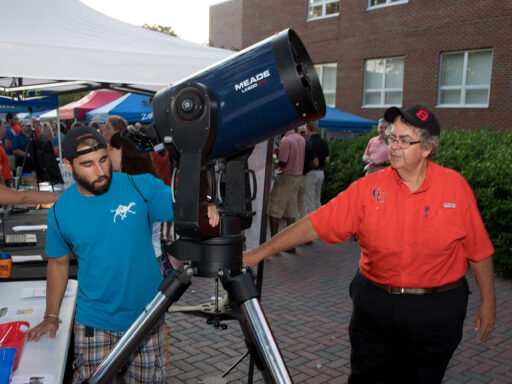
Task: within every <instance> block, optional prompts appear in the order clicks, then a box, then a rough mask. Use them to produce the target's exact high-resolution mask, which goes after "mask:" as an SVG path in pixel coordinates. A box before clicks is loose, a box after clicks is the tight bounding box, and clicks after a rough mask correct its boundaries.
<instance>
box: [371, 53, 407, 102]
mask: <svg viewBox="0 0 512 384" xmlns="http://www.w3.org/2000/svg"><path fill="white" fill-rule="evenodd" d="M403 83H404V58H403V57H392V58H386V59H374V60H365V62H364V96H363V106H365V107H388V106H393V105H395V106H401V105H402V94H403Z"/></svg>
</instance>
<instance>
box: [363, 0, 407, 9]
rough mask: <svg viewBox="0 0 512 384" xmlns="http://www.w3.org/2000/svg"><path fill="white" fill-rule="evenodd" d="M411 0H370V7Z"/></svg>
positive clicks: (397, 3)
mask: <svg viewBox="0 0 512 384" xmlns="http://www.w3.org/2000/svg"><path fill="white" fill-rule="evenodd" d="M408 2H409V0H368V9H373V8H381V7H387V6H390V5H399V4H404V3H408Z"/></svg>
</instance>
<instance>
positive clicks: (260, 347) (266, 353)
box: [85, 264, 292, 384]
mask: <svg viewBox="0 0 512 384" xmlns="http://www.w3.org/2000/svg"><path fill="white" fill-rule="evenodd" d="M240 272H241V273H239V274H237V275H233V274H232V273H231V272H230V271H229V270H228V269H221V270H219V271H218V277H219V279H220V281H221V282H222V285H223V287H224V289H226V291H227V292H228V294H229V297H230V298H231V299H232V300H233V301H234V304H235V307H234V308H233V309H234V313H235V314H236V318H237V320H238V321H239V323H240V326H241V329H242V332H243V334H244V337H245V341H246V344H247V348H248V351H249V352H250V353H251V355H252V357H253V358H254V360H255V362H256V365H257V367H258V368H259V369H260V370H261V372H262V375H263V378H264V380H265V383H269V384H270V383H272V384H286V383H292V379H291V377H290V375H289V373H288V370H287V368H286V365H285V363H284V361H283V359H282V357H281V353H280V351H279V348H278V346H277V343H276V341H275V340H274V337H273V334H272V331H271V329H270V326H269V325H268V322H267V320H266V317H265V314H264V312H263V309H262V307H261V305H260V301H259V298H258V295H257V291H256V287H255V286H254V283H253V279H252V274H251V272H250V270H247V269H246V268H241V271H240ZM194 274H195V273H194V268H193V267H192V266H191V265H189V264H184V265H182V266H181V267H180V268H179V270H177V271H176V270H173V271H171V273H170V274H169V276H167V278H166V279H165V280H164V281H163V282H162V284H161V285H160V287H159V292H158V293H157V295H156V296H155V297H154V298H153V300H152V301H151V302H150V303H149V304H148V305H147V306H146V308H145V309H144V311H143V313H142V314H141V315H140V316H139V317H138V318H137V320H135V322H134V323H133V324H132V326H131V327H130V328H129V329H128V330H127V331H126V333H125V334H124V336H123V337H122V338H121V339H120V340H119V342H118V343H117V344H116V346H115V347H114V349H113V350H112V351H111V352H110V353H109V354H108V355H107V357H106V358H105V359H104V360H103V362H102V363H101V364H100V365H99V366H98V368H97V369H96V371H95V373H94V374H93V375H92V376H91V377H90V378H89V379H88V380H87V381H85V382H86V383H108V382H110V381H111V380H112V378H113V377H114V376H115V374H116V373H117V372H118V370H119V369H120V368H121V367H122V365H123V364H124V363H125V362H126V360H128V358H129V357H130V355H131V354H132V353H133V351H134V350H135V349H136V348H137V346H138V345H139V344H140V342H141V341H142V340H143V339H144V338H145V336H146V335H147V334H148V333H149V331H150V330H151V329H152V328H153V326H154V325H155V324H156V322H157V321H158V319H160V318H161V317H162V315H164V314H165V312H166V311H167V309H168V308H169V307H170V306H171V305H172V304H173V303H175V302H176V301H178V300H179V299H180V297H181V296H182V295H183V293H185V291H186V290H187V288H188V287H189V286H190V285H191V280H192V277H193V276H194Z"/></svg>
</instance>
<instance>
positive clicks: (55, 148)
mask: <svg viewBox="0 0 512 384" xmlns="http://www.w3.org/2000/svg"><path fill="white" fill-rule="evenodd" d="M50 125H51V126H52V132H53V139H52V146H53V153H54V154H55V157H60V154H59V132H58V129H57V120H50ZM66 132H67V129H66V126H65V125H64V124H61V125H60V142H61V145H62V142H63V141H64V137H65V136H66Z"/></svg>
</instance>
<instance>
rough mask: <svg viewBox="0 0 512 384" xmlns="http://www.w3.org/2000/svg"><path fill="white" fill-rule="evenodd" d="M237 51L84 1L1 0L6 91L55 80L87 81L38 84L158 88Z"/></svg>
mask: <svg viewBox="0 0 512 384" xmlns="http://www.w3.org/2000/svg"><path fill="white" fill-rule="evenodd" d="M232 53H233V52H231V51H228V50H223V49H217V48H210V47H205V46H202V45H199V44H195V43H190V42H187V41H184V40H181V39H178V38H174V37H171V36H168V35H165V34H162V33H158V32H153V31H150V30H145V29H143V28H141V27H136V26H133V25H130V24H127V23H124V22H121V21H118V20H115V19H113V18H110V17H108V16H106V15H104V14H102V13H100V12H97V11H95V10H93V9H91V8H89V7H88V6H87V5H85V4H83V3H81V2H80V1H78V0H16V1H3V2H2V22H1V23H0V55H1V57H2V60H1V61H0V90H3V91H15V90H23V89H25V88H20V87H19V86H20V83H21V85H23V86H28V85H31V84H43V83H45V84H46V83H49V82H55V81H82V82H83V83H78V82H74V83H71V84H69V85H66V86H63V87H56V86H55V84H53V85H52V86H50V87H47V88H44V87H42V86H40V87H33V88H38V89H42V88H44V89H47V90H59V91H66V90H72V89H73V90H80V89H86V88H99V87H101V86H106V87H110V88H114V89H120V90H123V89H130V87H133V88H136V89H141V90H148V91H156V90H158V89H160V88H163V87H165V86H167V85H169V84H172V83H175V82H176V81H178V80H181V79H183V78H186V77H188V76H190V75H192V74H193V73H195V72H197V71H200V70H202V69H203V68H205V67H207V66H209V65H211V64H213V63H215V62H217V61H219V60H221V59H224V58H225V57H227V56H229V55H230V54H232ZM20 79H22V80H21V81H20Z"/></svg>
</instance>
